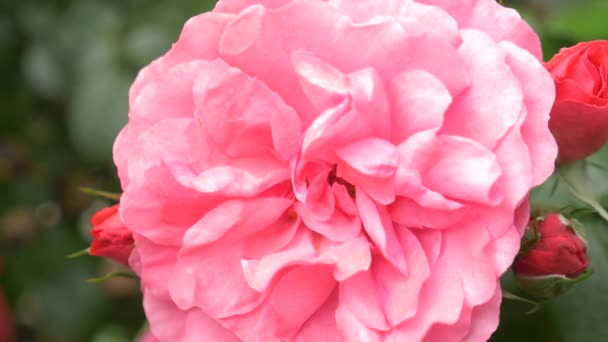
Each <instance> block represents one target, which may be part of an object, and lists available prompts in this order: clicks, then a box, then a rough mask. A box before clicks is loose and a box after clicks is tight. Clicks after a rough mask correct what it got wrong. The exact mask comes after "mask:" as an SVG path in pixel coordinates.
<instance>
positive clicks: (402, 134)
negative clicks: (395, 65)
mask: <svg viewBox="0 0 608 342" xmlns="http://www.w3.org/2000/svg"><path fill="white" fill-rule="evenodd" d="M389 96H390V101H391V108H392V110H393V113H394V114H393V122H392V126H393V127H392V137H391V141H393V142H395V143H397V144H400V143H402V142H403V141H405V140H406V139H407V138H408V137H410V136H411V135H412V134H415V133H418V132H420V131H426V130H430V129H438V128H439V127H441V124H442V123H443V115H444V113H445V111H446V110H447V108H448V106H449V105H450V103H451V102H452V97H451V96H450V93H449V91H448V89H447V88H446V87H445V86H444V85H443V84H442V83H441V82H440V81H439V80H438V79H437V78H436V77H434V76H433V75H431V74H429V73H427V72H425V71H422V70H412V71H406V72H403V73H401V74H399V75H397V76H395V78H393V79H392V80H391V82H390V86H389ZM421 113H424V114H423V115H421Z"/></svg>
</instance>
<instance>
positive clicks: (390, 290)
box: [373, 227, 431, 326]
mask: <svg viewBox="0 0 608 342" xmlns="http://www.w3.org/2000/svg"><path fill="white" fill-rule="evenodd" d="M396 233H397V236H398V238H399V242H400V243H401V246H402V248H403V250H404V251H405V253H406V258H407V263H408V267H409V269H411V270H414V269H415V271H411V272H409V275H408V276H407V277H404V276H403V274H401V273H400V272H399V270H397V269H396V268H395V267H394V266H393V265H392V264H390V263H389V262H388V261H386V260H384V259H383V258H378V261H377V262H375V263H374V268H373V272H374V274H375V278H376V282H377V284H378V288H379V289H383V291H382V292H383V296H382V297H383V298H382V302H383V307H384V313H385V315H386V319H387V321H388V323H389V324H390V325H391V326H397V325H398V324H400V323H401V322H403V321H405V320H407V319H410V318H412V317H413V316H414V315H415V314H416V312H417V311H418V300H419V296H420V291H421V289H422V286H423V284H424V282H425V281H426V280H427V279H428V277H429V276H430V270H431V268H430V265H429V261H428V260H427V257H426V255H425V253H424V250H423V249H422V246H421V245H420V242H418V238H417V237H416V236H415V235H414V234H412V232H410V230H409V229H407V228H403V227H399V228H397V229H396Z"/></svg>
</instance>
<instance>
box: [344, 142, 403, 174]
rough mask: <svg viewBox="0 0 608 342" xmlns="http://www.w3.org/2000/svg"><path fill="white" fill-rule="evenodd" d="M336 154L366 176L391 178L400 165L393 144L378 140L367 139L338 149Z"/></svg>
mask: <svg viewBox="0 0 608 342" xmlns="http://www.w3.org/2000/svg"><path fill="white" fill-rule="evenodd" d="M336 154H337V155H338V157H339V158H340V159H342V160H343V161H344V162H345V163H347V164H348V165H349V166H351V167H352V168H354V169H355V170H357V171H359V172H361V173H362V174H364V175H368V176H374V177H389V176H391V175H392V174H393V173H395V170H396V169H397V165H399V153H398V152H397V149H396V148H395V146H394V145H393V144H391V143H390V142H388V141H386V140H382V139H378V138H365V139H361V140H358V141H355V142H353V143H351V144H348V145H345V146H341V147H339V148H338V149H336Z"/></svg>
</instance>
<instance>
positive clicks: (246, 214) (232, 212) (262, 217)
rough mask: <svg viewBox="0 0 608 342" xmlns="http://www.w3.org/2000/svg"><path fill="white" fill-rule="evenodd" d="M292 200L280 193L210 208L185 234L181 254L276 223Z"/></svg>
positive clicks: (234, 201) (236, 237) (229, 201)
mask: <svg viewBox="0 0 608 342" xmlns="http://www.w3.org/2000/svg"><path fill="white" fill-rule="evenodd" d="M291 204H292V201H291V200H288V199H285V198H279V197H258V198H255V199H251V200H241V199H234V200H228V201H225V202H223V203H221V204H220V205H218V206H217V207H216V208H214V209H212V210H210V211H209V212H208V213H207V214H206V215H205V216H203V218H202V219H201V220H200V221H198V222H197V223H195V224H194V225H193V226H192V227H190V229H188V232H187V233H186V235H185V236H184V244H183V247H182V250H181V252H180V256H184V255H188V254H189V253H196V251H197V250H198V249H200V248H201V247H203V246H205V245H207V244H210V243H212V242H215V241H217V240H219V239H228V240H240V239H242V238H244V237H247V236H250V235H252V234H254V233H257V232H258V231H260V230H262V229H264V228H266V227H268V226H270V225H271V224H273V223H275V222H276V221H277V220H278V219H279V218H280V217H281V216H282V215H283V213H284V212H285V210H287V208H289V207H290V206H291Z"/></svg>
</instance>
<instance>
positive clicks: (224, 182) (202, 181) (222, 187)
mask: <svg viewBox="0 0 608 342" xmlns="http://www.w3.org/2000/svg"><path fill="white" fill-rule="evenodd" d="M259 166H260V167H261V168H263V167H265V166H267V165H264V164H263V163H260V165H259ZM247 171H248V170H241V169H238V168H235V167H231V166H218V167H214V168H212V169H209V170H206V171H204V172H203V173H201V174H200V175H199V176H198V177H197V178H196V179H193V180H192V184H191V185H190V186H191V187H192V189H194V190H196V191H199V192H202V193H207V194H215V195H220V196H228V197H239V196H241V197H252V196H256V195H259V194H260V193H262V192H263V191H265V190H267V189H268V188H270V187H272V186H273V185H276V184H278V183H280V182H283V181H286V180H287V179H289V170H288V169H287V168H281V169H271V170H269V171H268V172H267V173H266V174H263V175H260V176H258V175H257V174H252V173H249V172H247ZM256 171H258V170H256ZM258 172H259V171H258ZM256 173H257V172H256ZM259 173H261V172H259Z"/></svg>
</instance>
